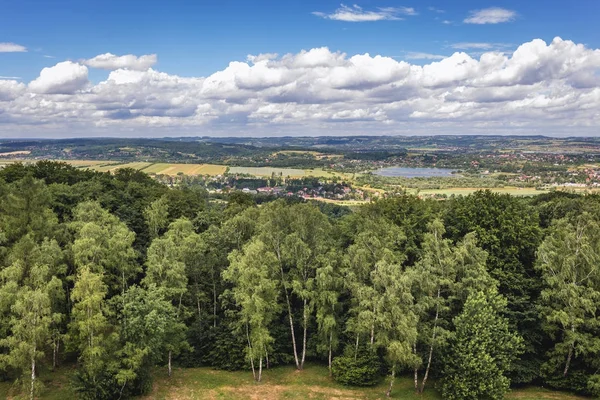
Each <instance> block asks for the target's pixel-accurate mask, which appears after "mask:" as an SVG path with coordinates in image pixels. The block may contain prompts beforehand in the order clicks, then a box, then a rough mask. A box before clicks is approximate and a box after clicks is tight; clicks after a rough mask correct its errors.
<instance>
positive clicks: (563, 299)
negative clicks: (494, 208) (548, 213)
mask: <svg viewBox="0 0 600 400" xmlns="http://www.w3.org/2000/svg"><path fill="white" fill-rule="evenodd" d="M599 232H600V225H599V224H598V222H596V221H594V220H593V219H591V218H590V216H589V215H588V214H583V215H581V216H580V217H579V218H577V220H576V221H575V222H574V223H570V222H569V221H568V220H567V219H560V220H558V221H556V222H555V223H554V224H553V226H552V228H551V232H550V234H549V235H548V236H547V237H546V239H545V240H544V242H543V243H542V244H541V245H540V248H539V250H538V263H537V268H538V269H539V270H540V272H541V274H542V278H543V280H544V283H545V287H544V289H543V290H542V295H541V314H542V316H543V318H544V321H545V328H546V330H547V331H548V333H549V334H550V335H551V336H552V338H553V339H554V340H555V344H554V348H553V349H552V350H551V351H550V353H549V356H550V358H549V360H548V361H547V363H546V364H545V370H546V371H547V372H548V373H549V374H550V375H557V374H558V372H559V370H560V375H562V377H563V378H566V377H567V375H568V374H569V371H570V368H571V365H572V361H573V359H574V358H576V357H581V358H582V359H583V360H584V361H585V360H587V361H589V360H593V359H595V358H597V357H598V354H599V353H600V329H599V326H598V311H599V310H600V234H599Z"/></svg>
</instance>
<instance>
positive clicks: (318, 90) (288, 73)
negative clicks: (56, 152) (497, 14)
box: [0, 38, 600, 137]
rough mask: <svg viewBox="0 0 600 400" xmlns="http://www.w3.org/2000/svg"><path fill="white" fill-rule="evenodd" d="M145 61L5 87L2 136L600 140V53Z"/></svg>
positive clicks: (563, 45) (564, 50)
mask: <svg viewBox="0 0 600 400" xmlns="http://www.w3.org/2000/svg"><path fill="white" fill-rule="evenodd" d="M418 56H419V57H425V56H426V54H421V55H418ZM427 56H429V55H427ZM95 58H97V57H95ZM435 58H438V56H437V55H435ZM110 59H111V60H112V59H120V57H117V56H112V57H111V58H110ZM140 59H141V57H139V58H137V59H136V60H138V61H137V62H133V63H129V62H128V63H125V64H118V63H116V64H111V68H113V67H115V66H117V67H118V66H119V65H121V66H123V67H121V68H118V69H115V70H113V71H111V72H110V73H109V75H108V77H107V78H106V79H105V80H104V81H101V82H98V83H95V84H93V83H91V82H89V80H88V67H87V66H86V65H83V63H81V62H80V63H78V62H72V61H64V62H60V63H58V64H56V65H55V66H54V67H51V68H45V69H43V70H42V71H41V73H40V76H39V77H38V78H37V79H35V80H33V81H32V82H30V83H29V84H27V85H26V84H24V83H21V82H18V81H17V80H10V79H9V80H0V135H2V136H5V137H7V136H9V137H15V136H16V137H18V136H20V135H25V134H31V135H36V136H44V135H58V134H64V135H66V134H70V135H79V136H83V135H86V134H99V135H128V136H132V135H138V136H152V135H278V134H292V135H335V134H340V135H347V134H353V133H354V134H442V133H443V134H467V133H483V134H486V133H496V134H563V135H594V134H598V132H600V131H599V130H598V129H599V128H600V50H598V49H591V48H588V47H586V46H584V45H582V44H576V43H573V42H571V41H568V40H562V39H560V38H556V39H554V40H553V41H552V42H551V43H545V42H544V41H542V40H540V39H536V40H532V41H531V42H527V43H524V44H522V45H521V46H519V47H518V48H517V49H516V50H515V51H514V52H513V53H512V54H504V53H500V52H486V53H483V54H482V55H481V56H480V57H479V58H473V57H472V56H470V55H468V54H466V53H464V52H455V53H454V54H452V55H451V56H448V57H445V58H442V59H439V60H435V59H434V60H431V62H429V63H428V64H426V65H415V64H411V63H409V62H406V61H397V60H395V59H393V58H390V57H383V56H379V55H370V54H357V55H352V56H350V55H347V54H345V53H341V52H336V51H331V50H330V49H328V48H315V49H311V50H306V51H302V52H299V53H296V54H284V55H281V56H278V55H277V54H262V55H257V56H249V57H248V58H247V60H246V61H232V62H231V63H229V65H228V66H227V67H226V68H224V69H222V70H220V71H216V72H215V73H213V74H212V75H210V76H207V77H180V76H177V75H171V74H168V73H165V72H160V71H157V70H154V69H153V68H147V69H144V70H142V68H141V66H140V65H139V60H140ZM425 59H426V57H425ZM88 61H89V60H88ZM85 63H86V64H88V62H87V61H86V62H85ZM90 65H91V64H90ZM138 67H139V68H138ZM107 68H108V67H107Z"/></svg>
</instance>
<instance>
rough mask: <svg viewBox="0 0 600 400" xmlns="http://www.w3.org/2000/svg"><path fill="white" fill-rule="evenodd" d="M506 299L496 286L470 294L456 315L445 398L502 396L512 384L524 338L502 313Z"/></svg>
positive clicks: (445, 372) (474, 399)
mask: <svg viewBox="0 0 600 400" xmlns="http://www.w3.org/2000/svg"><path fill="white" fill-rule="evenodd" d="M505 309H506V300H505V299H504V298H503V297H502V296H500V295H498V293H497V291H496V290H495V289H491V290H489V291H487V292H476V293H473V294H471V295H469V297H468V299H467V301H466V303H465V306H464V309H463V311H462V313H461V314H460V315H458V316H457V317H456V318H454V326H455V332H454V335H453V337H452V338H451V339H450V343H449V351H448V354H447V356H446V359H445V360H444V367H443V377H444V378H443V379H442V382H441V389H442V396H443V397H444V398H445V399H449V400H452V399H457V400H458V399H460V400H468V399H472V400H478V399H493V400H495V399H502V398H503V397H504V394H505V393H506V392H507V391H508V389H509V386H510V379H509V378H508V377H507V376H506V373H507V371H509V370H510V369H511V364H512V363H513V361H514V360H515V359H516V358H517V357H518V356H519V354H520V353H521V352H522V339H521V337H520V336H518V335H517V334H515V333H513V332H511V331H510V329H509V324H508V320H507V319H506V318H505V317H503V316H502V314H503V312H504V311H505Z"/></svg>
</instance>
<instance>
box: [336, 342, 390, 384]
mask: <svg viewBox="0 0 600 400" xmlns="http://www.w3.org/2000/svg"><path fill="white" fill-rule="evenodd" d="M331 371H332V373H333V379H335V380H336V381H337V382H339V383H341V384H342V385H346V386H374V385H376V384H377V383H379V381H380V378H381V362H380V361H379V357H378V356H377V354H376V353H373V352H371V351H368V350H367V351H363V352H359V354H358V357H356V359H355V358H354V354H353V352H345V354H344V355H343V356H340V357H336V358H334V359H333V362H332V364H331Z"/></svg>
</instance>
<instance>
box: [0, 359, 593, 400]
mask: <svg viewBox="0 0 600 400" xmlns="http://www.w3.org/2000/svg"><path fill="white" fill-rule="evenodd" d="M72 372H73V369H72V368H69V367H63V368H61V369H59V370H58V371H56V372H47V373H43V374H41V376H40V379H41V380H42V381H44V383H45V385H46V388H45V390H44V392H43V393H42V395H41V396H40V397H39V399H40V400H65V399H73V398H76V397H75V394H74V393H73V392H72V391H71V390H70V388H69V377H70V375H71V374H72ZM154 376H155V380H154V385H153V389H152V392H151V393H150V394H148V395H146V396H142V397H139V398H138V400H196V399H197V400H201V399H269V400H271V399H274V400H276V399H348V400H350V399H353V400H354V399H356V400H358V399H361V400H374V399H384V398H385V391H386V389H387V385H388V383H389V381H388V380H387V378H386V379H382V380H381V382H380V383H379V384H378V385H377V386H375V387H369V388H351V387H345V386H342V385H340V384H338V383H336V382H335V381H334V380H333V379H331V378H330V377H329V374H328V371H327V367H326V366H323V365H318V364H308V365H307V366H306V368H305V369H304V370H303V371H296V369H295V368H294V367H293V366H286V367H277V368H273V369H270V370H264V371H263V381H262V382H261V383H255V382H254V381H253V380H252V373H251V372H250V371H239V372H227V371H216V370H212V369H210V368H189V369H182V368H175V369H174V371H173V377H172V378H169V377H168V376H167V371H166V368H160V369H159V368H157V369H155V371H154ZM17 394H18V393H17V390H15V388H13V387H12V385H11V383H8V382H0V398H3V399H8V400H16V399H17ZM392 398H393V399H408V400H417V399H419V400H439V399H441V396H440V394H439V393H438V392H437V391H436V390H435V389H434V383H433V382H431V385H429V389H428V390H426V391H425V393H424V394H423V395H416V394H415V393H414V388H413V381H412V377H410V376H402V377H399V378H398V379H396V381H395V383H394V390H393V391H392ZM506 398H507V399H518V400H584V399H585V398H584V397H579V396H575V395H571V394H568V393H562V392H555V391H551V390H547V389H543V388H537V387H530V388H524V389H518V390H514V391H512V392H510V393H509V394H508V395H507V396H506Z"/></svg>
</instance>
